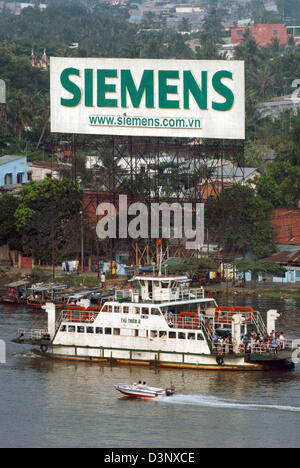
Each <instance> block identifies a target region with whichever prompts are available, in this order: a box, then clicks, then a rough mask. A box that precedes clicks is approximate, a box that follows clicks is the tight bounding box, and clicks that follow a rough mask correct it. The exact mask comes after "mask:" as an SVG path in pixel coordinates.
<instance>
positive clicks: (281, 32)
mask: <svg viewBox="0 0 300 468" xmlns="http://www.w3.org/2000/svg"><path fill="white" fill-rule="evenodd" d="M247 30H249V31H250V33H251V36H252V37H253V38H254V39H255V41H256V43H257V45H259V46H260V47H266V46H268V45H270V44H271V43H272V41H273V40H274V39H277V40H278V42H279V44H280V45H285V44H287V43H288V41H289V38H290V37H293V38H294V41H295V43H296V44H298V43H299V44H300V27H299V26H285V25H284V24H257V25H256V26H254V25H249V26H243V27H241V26H240V27H237V28H232V29H231V44H240V43H241V42H242V41H243V40H244V36H245V33H246V32H247Z"/></svg>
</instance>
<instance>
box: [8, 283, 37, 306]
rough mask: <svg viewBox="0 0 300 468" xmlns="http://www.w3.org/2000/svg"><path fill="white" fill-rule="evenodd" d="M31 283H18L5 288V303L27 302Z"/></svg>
mask: <svg viewBox="0 0 300 468" xmlns="http://www.w3.org/2000/svg"><path fill="white" fill-rule="evenodd" d="M29 285H30V282H29V281H16V282H14V283H10V284H7V285H6V286H5V289H6V294H5V296H3V298H2V300H3V302H11V303H14V304H16V303H22V302H25V301H26V297H27V293H28V287H29Z"/></svg>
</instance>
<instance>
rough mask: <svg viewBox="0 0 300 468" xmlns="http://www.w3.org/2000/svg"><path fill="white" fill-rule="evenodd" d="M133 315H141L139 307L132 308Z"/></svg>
mask: <svg viewBox="0 0 300 468" xmlns="http://www.w3.org/2000/svg"><path fill="white" fill-rule="evenodd" d="M133 313H134V314H140V313H141V309H140V308H139V307H134V308H133Z"/></svg>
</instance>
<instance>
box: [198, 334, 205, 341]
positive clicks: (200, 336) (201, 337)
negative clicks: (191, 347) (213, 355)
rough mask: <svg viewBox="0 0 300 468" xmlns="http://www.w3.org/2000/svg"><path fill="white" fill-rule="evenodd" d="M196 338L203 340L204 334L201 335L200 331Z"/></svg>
mask: <svg viewBox="0 0 300 468" xmlns="http://www.w3.org/2000/svg"><path fill="white" fill-rule="evenodd" d="M197 340H200V341H204V336H203V335H202V333H198V334H197Z"/></svg>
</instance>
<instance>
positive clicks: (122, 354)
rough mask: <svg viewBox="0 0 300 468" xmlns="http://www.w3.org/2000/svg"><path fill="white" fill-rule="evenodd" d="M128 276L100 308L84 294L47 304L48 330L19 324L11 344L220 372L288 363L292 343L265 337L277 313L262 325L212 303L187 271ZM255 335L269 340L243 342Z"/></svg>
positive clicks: (240, 310) (58, 354)
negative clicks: (73, 303)
mask: <svg viewBox="0 0 300 468" xmlns="http://www.w3.org/2000/svg"><path fill="white" fill-rule="evenodd" d="M131 281H133V282H130V283H129V284H130V285H131V286H130V287H128V288H127V289H124V290H118V291H115V294H114V297H113V298H112V297H110V298H109V299H108V300H106V301H105V302H104V304H103V305H101V306H92V305H91V304H90V301H89V300H87V299H83V300H81V301H80V302H79V303H77V305H76V306H70V305H69V306H67V307H66V308H65V309H64V310H60V311H57V310H56V306H55V304H54V303H47V304H46V305H45V306H44V309H45V311H46V312H47V314H48V327H47V329H44V330H28V329H19V330H18V333H17V338H16V339H15V340H14V341H15V342H18V343H28V344H31V345H37V346H38V348H37V349H36V351H35V352H37V353H39V354H41V355H42V356H45V357H49V358H57V359H69V360H77V361H89V362H96V363H107V364H129V365H143V366H157V367H169V368H183V369H187V368H189V369H204V370H218V371H221V370H222V371H225V370H237V371H239V370H241V371H244V370H249V371H253V370H270V369H274V368H275V369H278V368H280V369H290V368H292V367H293V364H292V362H291V355H292V352H293V350H294V349H295V347H296V344H297V341H296V340H295V341H294V342H293V340H291V339H286V338H284V339H283V337H281V338H280V340H278V339H277V338H274V339H272V338H270V340H269V337H272V336H273V335H274V336H275V323H276V320H277V318H278V317H279V314H278V313H277V311H276V310H269V311H268V312H267V321H266V323H265V321H264V320H263V319H262V316H261V314H260V313H259V312H258V311H255V310H253V309H252V308H251V307H222V306H218V304H217V303H216V301H215V299H214V298H212V297H208V296H207V297H206V296H205V294H204V290H203V288H200V289H190V288H189V283H190V281H189V279H188V277H187V276H185V275H181V276H168V275H162V274H161V273H158V274H141V275H137V276H135V277H134V278H133V280H131ZM254 334H256V335H259V336H260V337H266V336H267V341H266V340H263V341H261V342H259V341H257V342H249V341H250V339H249V340H248V337H250V336H252V335H253V336H254ZM247 340H248V341H247ZM251 340H252V339H251ZM252 341H253V340H252Z"/></svg>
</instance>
